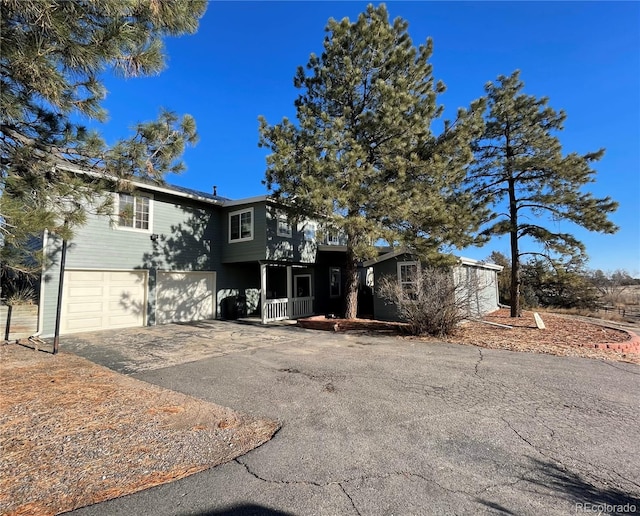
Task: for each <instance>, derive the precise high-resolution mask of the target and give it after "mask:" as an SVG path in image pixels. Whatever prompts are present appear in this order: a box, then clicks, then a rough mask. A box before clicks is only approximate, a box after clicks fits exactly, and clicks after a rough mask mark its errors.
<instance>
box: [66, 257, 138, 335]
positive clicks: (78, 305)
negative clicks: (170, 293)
mask: <svg viewBox="0 0 640 516" xmlns="http://www.w3.org/2000/svg"><path fill="white" fill-rule="evenodd" d="M145 313H146V273H145V272H144V271H83V270H69V271H66V272H65V284H64V293H63V306H62V324H61V333H73V332H78V331H93V330H104V329H111V328H127V327H131V326H142V325H143V324H144V320H145Z"/></svg>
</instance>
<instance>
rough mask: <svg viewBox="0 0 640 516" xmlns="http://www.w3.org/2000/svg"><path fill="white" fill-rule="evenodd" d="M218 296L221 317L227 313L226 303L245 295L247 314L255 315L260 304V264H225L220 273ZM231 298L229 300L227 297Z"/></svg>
mask: <svg viewBox="0 0 640 516" xmlns="http://www.w3.org/2000/svg"><path fill="white" fill-rule="evenodd" d="M216 287H217V292H216V298H217V303H218V314H219V316H220V317H225V316H227V317H228V316H229V314H226V313H225V310H226V307H225V306H224V305H225V303H233V302H235V300H236V299H237V297H238V296H244V297H245V298H246V304H247V315H255V314H256V312H257V311H258V310H259V308H260V307H259V305H260V265H259V264H258V263H237V264H223V265H222V266H221V268H220V271H219V273H218V281H217V286H216ZM228 298H231V299H230V300H229V301H225V300H226V299H228Z"/></svg>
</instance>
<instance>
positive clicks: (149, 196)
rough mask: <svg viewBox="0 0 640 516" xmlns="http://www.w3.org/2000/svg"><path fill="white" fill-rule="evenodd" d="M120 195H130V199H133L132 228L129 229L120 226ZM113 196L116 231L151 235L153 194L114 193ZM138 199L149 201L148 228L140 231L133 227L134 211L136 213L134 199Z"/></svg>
mask: <svg viewBox="0 0 640 516" xmlns="http://www.w3.org/2000/svg"><path fill="white" fill-rule="evenodd" d="M121 195H130V196H131V197H133V226H132V227H129V226H121V225H120V196H121ZM114 196H115V202H114V206H115V208H116V209H115V219H116V220H115V222H116V223H115V227H116V229H117V230H119V231H132V232H134V233H146V234H149V233H153V204H154V202H153V201H154V198H153V194H151V193H147V192H144V193H141V192H131V193H129V192H115V193H114ZM140 197H145V198H147V199H149V227H148V228H146V229H142V228H137V227H135V216H136V214H135V211H136V199H138V198H140Z"/></svg>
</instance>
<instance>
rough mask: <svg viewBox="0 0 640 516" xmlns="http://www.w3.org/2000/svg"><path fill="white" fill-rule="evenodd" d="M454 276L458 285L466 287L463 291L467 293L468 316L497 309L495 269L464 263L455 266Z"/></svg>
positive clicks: (476, 315) (480, 314)
mask: <svg viewBox="0 0 640 516" xmlns="http://www.w3.org/2000/svg"><path fill="white" fill-rule="evenodd" d="M454 277H455V278H456V281H457V284H458V285H466V287H467V288H466V290H464V289H463V291H466V292H467V293H468V295H469V298H468V299H467V302H468V310H469V316H470V317H482V316H483V315H486V314H488V313H489V312H493V311H494V310H497V309H498V276H497V271H495V270H491V269H485V268H483V267H474V266H473V265H466V264H465V265H459V266H457V267H455V269H454Z"/></svg>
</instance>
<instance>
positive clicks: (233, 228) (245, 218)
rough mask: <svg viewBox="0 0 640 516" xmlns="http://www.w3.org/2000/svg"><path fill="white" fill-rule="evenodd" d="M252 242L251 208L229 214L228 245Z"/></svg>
mask: <svg viewBox="0 0 640 516" xmlns="http://www.w3.org/2000/svg"><path fill="white" fill-rule="evenodd" d="M246 240H253V208H248V209H246V210H239V211H234V212H231V213H229V243H231V242H244V241H246Z"/></svg>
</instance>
